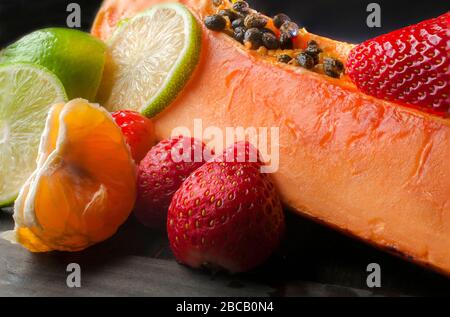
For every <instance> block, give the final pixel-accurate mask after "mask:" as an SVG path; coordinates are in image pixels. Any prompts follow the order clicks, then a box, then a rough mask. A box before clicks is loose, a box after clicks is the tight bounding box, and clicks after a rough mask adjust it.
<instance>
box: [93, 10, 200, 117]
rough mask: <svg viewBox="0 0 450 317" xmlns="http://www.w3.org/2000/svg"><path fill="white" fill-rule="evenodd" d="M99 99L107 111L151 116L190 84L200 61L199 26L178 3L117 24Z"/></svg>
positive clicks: (148, 11)
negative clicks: (123, 110)
mask: <svg viewBox="0 0 450 317" xmlns="http://www.w3.org/2000/svg"><path fill="white" fill-rule="evenodd" d="M108 46H109V54H108V59H107V62H106V66H105V75H104V76H103V83H102V85H101V88H100V91H99V95H98V99H99V100H100V101H101V102H102V104H103V105H104V106H105V107H106V108H108V109H109V110H111V111H116V110H120V109H131V110H135V111H140V112H142V113H143V114H144V115H146V116H148V117H152V116H154V115H156V114H157V113H159V112H160V111H162V110H163V109H164V108H165V107H166V106H167V105H168V104H169V103H170V102H171V101H172V100H174V99H175V97H176V96H177V94H178V93H179V91H181V90H182V88H183V87H184V85H185V84H186V82H187V81H188V79H189V77H190V76H191V73H192V72H193V70H194V68H195V66H196V65H197V63H198V60H199V55H200V46H201V28H200V26H199V25H198V23H197V21H196V20H195V18H194V16H193V15H192V14H191V13H190V11H189V10H188V9H187V8H186V7H184V6H183V5H181V4H176V3H171V4H163V5H156V6H153V7H152V8H150V9H149V10H147V11H144V12H143V13H141V14H139V15H137V16H135V17H134V18H132V19H130V20H125V21H123V22H121V23H120V24H119V26H118V28H117V29H116V31H115V33H114V34H113V36H112V37H111V39H110V40H109V44H108Z"/></svg>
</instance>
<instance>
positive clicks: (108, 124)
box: [9, 99, 136, 252]
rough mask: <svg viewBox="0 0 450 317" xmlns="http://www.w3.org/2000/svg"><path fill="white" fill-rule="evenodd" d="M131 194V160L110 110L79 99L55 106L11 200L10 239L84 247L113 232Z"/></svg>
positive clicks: (38, 248)
mask: <svg viewBox="0 0 450 317" xmlns="http://www.w3.org/2000/svg"><path fill="white" fill-rule="evenodd" d="M135 197H136V170H135V165H134V161H133V159H132V158H131V154H130V151H129V148H128V146H127V145H126V143H125V141H124V138H123V136H122V134H121V130H120V128H119V127H118V126H117V125H116V123H115V122H114V121H113V119H112V117H111V116H110V114H109V113H108V112H106V111H105V110H104V109H102V108H100V107H99V106H97V105H94V104H90V103H88V102H87V101H85V100H82V99H76V100H73V101H71V102H69V103H68V104H66V105H64V106H62V105H56V106H54V107H53V108H52V110H51V112H50V114H49V117H48V119H47V124H46V129H45V132H44V135H43V137H42V139H41V146H40V153H39V158H38V168H37V170H36V171H35V172H34V174H33V175H32V176H31V177H30V179H28V181H27V182H26V184H25V185H24V187H23V188H22V190H21V193H20V194H19V198H18V200H17V202H16V205H15V214H14V218H15V220H16V228H15V237H14V239H13V240H15V241H16V242H19V243H20V244H22V245H23V246H24V247H25V248H27V249H29V250H30V251H33V252H45V251H50V250H61V251H78V250H82V249H85V248H87V247H89V246H91V245H93V244H95V243H98V242H101V241H103V240H105V239H107V238H109V237H110V236H112V235H113V234H114V233H115V232H116V231H117V229H118V227H119V226H120V225H121V224H122V223H123V222H124V221H125V220H126V219H127V218H128V216H129V214H130V212H131V210H132V208H133V206H134V202H135ZM9 237H11V234H9Z"/></svg>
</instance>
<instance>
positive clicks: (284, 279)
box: [0, 0, 450, 295]
mask: <svg viewBox="0 0 450 317" xmlns="http://www.w3.org/2000/svg"><path fill="white" fill-rule="evenodd" d="M70 2H77V3H79V4H80V5H81V8H82V24H83V26H82V28H83V29H84V30H89V28H90V24H91V21H92V20H93V18H94V16H95V12H96V10H97V9H98V7H99V5H100V3H101V1H97V0H73V1H63V0H41V1H36V0H0V47H1V46H4V45H6V44H8V43H11V42H12V41H14V40H15V39H17V38H18V37H20V36H22V35H24V34H26V33H28V32H30V31H32V30H35V29H37V28H41V27H46V26H65V21H66V16H67V13H66V7H67V4H68V3H70ZM250 2H251V4H252V6H253V7H254V8H256V9H259V10H261V11H263V12H265V13H267V14H269V15H273V14H276V13H279V12H285V13H288V14H289V15H290V16H291V17H292V18H293V19H294V20H295V21H297V22H298V23H299V24H300V25H301V26H305V27H306V28H307V29H308V30H309V31H311V32H313V33H318V34H321V35H324V36H329V37H333V38H336V39H340V40H347V41H350V42H360V41H363V40H365V39H368V38H371V37H374V36H376V35H378V34H381V33H385V32H388V31H390V30H393V29H396V28H399V27H402V26H405V25H408V24H412V23H416V22H419V21H421V20H424V19H426V18H430V17H433V16H437V15H440V14H442V13H444V12H446V11H448V10H449V4H448V3H449V2H448V1H443V0H442V1H441V0H439V1H437V0H433V1H429V0H427V1H425V0H420V1H411V0H409V1H408V0H395V1H394V0H390V1H388V0H383V1H358V0H347V1H342V0H341V1H338V0H335V1H332V0H307V1H288V0H285V1H282V0H272V1H263V0H260V1H250ZM370 2H378V3H379V4H380V5H381V9H382V28H374V29H371V28H368V27H367V26H366V17H367V13H366V7H367V4H368V3H370ZM288 218H289V219H288V234H287V239H286V241H285V243H284V245H283V247H282V248H281V250H280V251H279V252H278V253H277V254H276V255H274V257H273V258H272V259H271V260H270V261H269V262H268V263H267V264H266V265H264V266H263V267H262V268H260V269H259V270H257V271H255V272H252V273H250V274H248V275H243V276H239V277H234V278H232V280H231V281H230V285H231V286H230V287H236V288H240V287H241V288H242V287H243V286H242V285H244V284H245V283H246V281H247V282H248V281H254V282H256V283H258V285H267V284H269V285H271V287H273V288H275V289H276V290H277V291H276V293H275V294H272V295H305V294H315V295H321V294H322V295H330V294H331V295H349V294H350V295H352V294H353V295H354V294H355V293H352V292H350V293H348V289H347V288H351V289H362V290H365V291H369V289H367V286H366V276H367V273H366V266H367V265H368V264H369V263H371V262H376V263H379V264H380V265H381V268H382V288H381V289H380V290H377V291H375V294H383V295H404V294H409V295H450V281H449V280H448V279H447V278H445V277H442V276H440V275H438V274H435V273H433V272H430V271H427V270H425V269H422V268H420V267H417V266H415V265H413V264H410V263H407V262H405V261H403V260H400V259H397V258H396V257H393V256H390V255H387V254H385V253H383V252H381V251H377V250H375V249H373V248H372V247H369V246H367V245H365V244H363V243H360V242H358V241H356V240H353V239H350V238H348V237H345V236H342V235H340V234H338V233H335V232H334V231H332V230H329V229H327V228H324V227H322V226H320V225H316V224H314V223H311V222H310V221H308V220H305V219H302V218H301V217H298V216H294V215H289V216H288ZM11 227H12V219H11V216H10V215H9V213H2V212H1V211H0V228H1V229H3V230H6V229H8V228H11ZM0 231H2V230H0ZM127 231H128V232H127ZM129 231H131V233H130V232H129ZM3 248H4V251H6V253H3V254H6V256H8V254H10V255H11V258H10V261H11V263H12V264H11V266H14V265H15V264H14V263H15V262H14V261H16V260H15V259H16V258H14V254H16V253H15V252H20V251H19V249H17V248H15V247H11V248H9V246H8V247H6V246H5V247H3ZM96 253H98V254H103V255H105V254H108V255H107V256H104V258H105V260H104V261H105V262H106V261H108V262H110V261H111V258H113V259H119V258H121V257H126V256H139V259H141V258H142V257H146V258H145V260H143V263H151V261H152V259H173V256H172V254H171V252H170V250H169V248H168V245H167V241H166V239H165V238H164V237H163V236H162V235H159V234H158V233H155V232H149V231H148V230H147V229H144V228H143V227H141V226H140V225H139V224H137V223H136V222H135V221H134V220H133V219H131V220H130V222H129V223H128V224H127V225H126V226H125V227H124V229H122V230H121V232H120V233H119V234H118V235H117V236H116V237H115V238H113V239H111V240H110V241H108V242H106V243H105V244H101V245H99V246H96V247H94V248H93V249H90V250H87V252H85V253H78V254H74V255H70V257H71V260H72V258H75V259H76V262H78V263H79V262H81V263H85V262H86V263H90V264H91V262H92V261H91V259H92V258H95V259H96V260H94V261H93V262H94V263H97V262H100V263H103V256H102V258H101V259H100V258H98V257H95V254H96ZM0 255H2V251H0ZM2 256H4V255H2ZM22 256H24V257H25V256H26V255H22V253H20V256H17V259H21V257H22ZM65 257H67V255H61V256H60V258H59V259H61V258H62V259H63V260H55V257H54V256H52V255H48V256H47V255H42V256H36V257H35V260H34V262H33V263H37V265H42V266H38V267H36V268H35V270H36V272H37V271H38V270H39V269H41V268H48V272H47V273H48V274H50V276H52V275H51V274H53V272H54V271H55V270H54V269H52V266H54V265H55V264H54V262H55V261H56V262H58V261H64V259H65ZM17 261H19V260H17ZM139 261H141V260H139ZM47 262H49V263H50V264H48V263H47ZM91 266H95V265H94V264H93V265H91ZM100 266H101V265H100ZM178 269H179V268H178V266H174V268H173V270H175V271H176V270H178ZM120 270H122V268H120ZM120 270H119V271H120ZM168 270H172V268H170V269H168ZM93 271H94V272H96V273H95V276H97V275H98V274H100V272H101V270H98V268H93ZM0 272H1V268H0ZM33 272H34V271H32V272H30V273H29V276H28V277H29V278H30V279H31V278H34V277H35V275H34V274H35V273H33ZM177 272H178V271H177ZM183 272H185V271H183ZM62 273H63V271H62V272H61V274H62ZM8 274H10V272H9V271H8ZM36 274H38V273H36ZM44 274H46V273H45V272H42V276H45V278H46V275H44ZM147 274H150V275H151V274H152V272H150V271H149V272H147ZM169 274H170V272H169ZM177 274H178V273H173V278H174V285H179V283H178V281H177V280H176V279H177ZM183 274H184V273H183ZM189 274H190V273H189ZM193 274H194V273H193ZM195 274H197V273H195ZM0 278H1V276H0ZM225 278H227V277H225ZM198 280H202V277H201V273H199V276H198V277H197V275H195V278H194V279H193V283H197V282H196V281H198ZM235 280H239V281H240V282H239V283H241V284H239V283H238V284H236V282H235ZM308 282H312V283H317V284H314V286H311V284H308ZM124 283H125V282H124ZM242 283H243V284H242ZM40 285H41V284H39V283H38V284H37V285H36V287H37V288H38V289H39V288H40V287H41V286H40ZM333 285H337V286H339V287H340V288H339V287H338V288H336V287H334V286H333ZM23 287H24V288H18V290H17V292H18V293H17V294H19V295H20V294H21V293H20V292H21V291H23V290H24V289H25V288H27V287H28V288H29V289H31V288H33V287H34V286H33V285H32V282H29V283H28V284H26V285H24V286H23ZM46 287H48V288H47V290H48V291H49V293H50V294H52V292H54V291H53V290H54V289H53V288H51V287H50V286H49V285H47V286H46ZM49 287H50V288H49ZM52 287H53V286H52ZM116 287H117V288H118V292H119V293H118V294H120V289H122V290H123V289H124V288H125V285H124V284H120V285H116ZM176 287H178V286H176ZM180 287H181V286H180ZM256 290H257V289H255V291H256ZM0 291H1V288H0ZM221 291H222V289H216V291H215V293H214V294H216V295H220V294H222V293H221ZM370 291H372V290H370ZM6 292H8V290H6ZM208 294H210V293H208ZM235 294H237V293H235Z"/></svg>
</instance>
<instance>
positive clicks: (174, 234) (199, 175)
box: [167, 161, 285, 273]
mask: <svg viewBox="0 0 450 317" xmlns="http://www.w3.org/2000/svg"><path fill="white" fill-rule="evenodd" d="M284 228H285V223H284V214H283V210H282V208H281V203H280V199H279V197H278V195H277V193H276V190H275V188H274V186H273V184H272V182H271V181H270V179H269V175H268V174H261V173H260V171H259V165H258V164H255V163H227V162H214V161H210V162H208V163H206V164H205V165H203V166H202V167H200V168H199V169H198V170H196V171H195V172H194V173H193V174H192V175H191V176H189V177H188V178H187V179H186V181H184V183H183V185H182V186H181V187H180V189H179V190H178V191H177V192H176V193H175V195H174V197H173V199H172V203H171V204H170V207H169V213H168V219H167V231H168V234H169V241H170V245H171V248H172V250H173V252H174V254H175V257H176V258H177V259H178V261H179V262H182V263H184V264H187V265H189V266H191V267H194V268H198V267H201V266H209V267H214V268H222V269H225V270H227V271H229V272H232V273H236V272H244V271H248V270H250V269H252V268H254V267H256V266H258V265H259V264H261V263H262V262H264V261H265V260H266V259H267V258H268V257H269V256H270V255H271V253H272V252H273V251H274V250H275V249H276V248H277V246H278V245H279V243H280V240H281V238H282V236H283V233H284Z"/></svg>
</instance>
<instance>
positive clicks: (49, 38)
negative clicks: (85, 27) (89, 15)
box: [0, 28, 106, 100]
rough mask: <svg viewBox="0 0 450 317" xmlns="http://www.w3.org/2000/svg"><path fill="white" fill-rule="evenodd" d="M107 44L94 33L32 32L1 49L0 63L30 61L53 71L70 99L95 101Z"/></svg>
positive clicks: (46, 30) (50, 30) (60, 29)
mask: <svg viewBox="0 0 450 317" xmlns="http://www.w3.org/2000/svg"><path fill="white" fill-rule="evenodd" d="M105 51H106V45H105V44H104V43H103V42H102V41H100V40H98V39H96V38H94V37H93V36H91V35H90V34H87V33H84V32H81V31H78V30H73V29H63V28H49V29H42V30H38V31H35V32H33V33H30V34H28V35H26V36H24V37H23V38H21V39H19V40H18V41H17V42H15V43H13V44H11V45H10V46H8V47H7V48H5V49H4V50H3V51H2V52H0V63H5V62H30V63H35V64H39V65H41V66H44V67H46V68H48V69H49V70H50V71H52V72H53V73H54V74H55V75H56V76H57V77H58V78H59V79H60V80H61V82H62V83H63V84H64V87H65V89H66V91H67V95H68V97H69V98H70V99H72V98H77V97H82V98H86V99H88V100H94V98H95V96H96V94H97V89H98V86H99V84H100V81H101V77H102V73H103V67H104V63H105Z"/></svg>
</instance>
